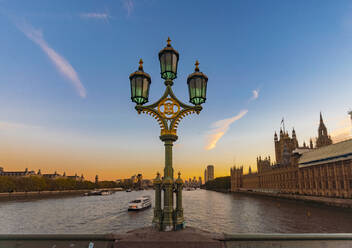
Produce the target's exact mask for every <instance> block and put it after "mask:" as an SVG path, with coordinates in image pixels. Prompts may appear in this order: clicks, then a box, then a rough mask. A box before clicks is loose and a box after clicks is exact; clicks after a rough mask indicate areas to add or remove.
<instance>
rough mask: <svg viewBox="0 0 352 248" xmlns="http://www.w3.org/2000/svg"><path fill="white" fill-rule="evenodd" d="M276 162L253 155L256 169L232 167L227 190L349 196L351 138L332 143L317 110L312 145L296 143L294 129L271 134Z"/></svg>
mask: <svg viewBox="0 0 352 248" xmlns="http://www.w3.org/2000/svg"><path fill="white" fill-rule="evenodd" d="M274 144H275V157H276V162H275V163H274V162H272V161H271V158H270V156H269V157H265V158H262V157H261V156H259V157H257V172H252V169H251V167H249V172H248V174H244V173H243V166H242V167H239V168H237V167H235V166H234V167H233V168H231V170H230V173H231V191H238V190H253V191H261V192H270V193H290V194H302V195H314V196H327V197H341V198H352V165H351V160H352V139H350V140H346V141H342V142H339V143H335V144H333V142H332V140H331V137H330V136H329V135H328V132H327V128H326V126H325V124H324V121H323V118H322V115H321V113H320V123H319V128H318V137H317V139H316V142H315V146H314V145H313V140H310V142H309V145H307V144H305V143H303V146H299V145H298V140H297V136H296V132H295V130H294V129H293V130H292V135H291V137H290V136H289V134H288V133H287V132H286V131H285V130H280V134H279V135H277V133H276V132H275V134H274Z"/></svg>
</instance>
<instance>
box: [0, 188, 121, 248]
mask: <svg viewBox="0 0 352 248" xmlns="http://www.w3.org/2000/svg"><path fill="white" fill-rule="evenodd" d="M98 190H111V191H121V190H122V189H121V188H101V189H98ZM91 191H92V190H90V189H77V190H53V191H49V190H48V191H29V192H11V193H0V201H8V200H17V199H37V198H51V197H65V196H80V195H83V194H84V193H88V192H91ZM0 248H1V247H0Z"/></svg>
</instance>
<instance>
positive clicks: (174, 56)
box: [172, 54, 177, 73]
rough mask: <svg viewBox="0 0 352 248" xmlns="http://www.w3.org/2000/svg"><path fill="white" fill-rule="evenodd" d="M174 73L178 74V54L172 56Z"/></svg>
mask: <svg viewBox="0 0 352 248" xmlns="http://www.w3.org/2000/svg"><path fill="white" fill-rule="evenodd" d="M172 71H173V72H174V73H177V56H176V54H172Z"/></svg>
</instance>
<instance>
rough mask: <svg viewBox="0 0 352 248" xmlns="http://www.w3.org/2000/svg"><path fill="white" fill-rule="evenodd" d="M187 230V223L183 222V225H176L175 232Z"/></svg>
mask: <svg viewBox="0 0 352 248" xmlns="http://www.w3.org/2000/svg"><path fill="white" fill-rule="evenodd" d="M185 228H186V222H185V221H183V222H182V223H179V224H175V227H174V231H178V230H182V229H185Z"/></svg>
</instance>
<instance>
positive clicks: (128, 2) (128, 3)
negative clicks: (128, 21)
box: [122, 0, 134, 16]
mask: <svg viewBox="0 0 352 248" xmlns="http://www.w3.org/2000/svg"><path fill="white" fill-rule="evenodd" d="M122 2H123V6H124V8H125V9H126V11H127V16H130V15H131V14H132V12H133V10H134V3H133V0H122Z"/></svg>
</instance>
